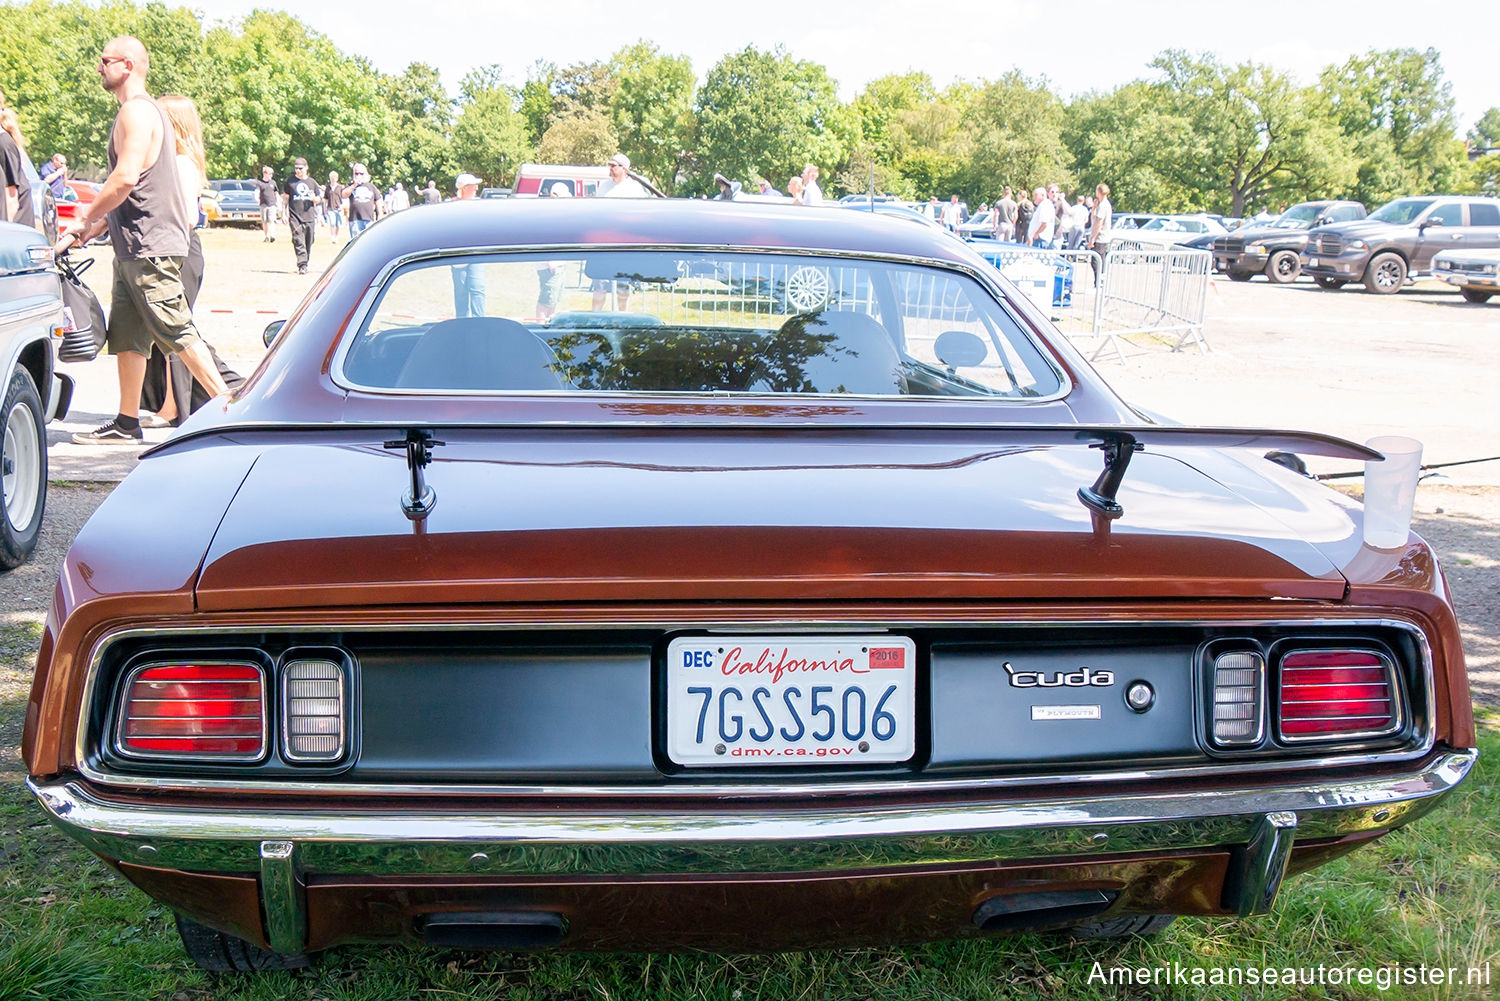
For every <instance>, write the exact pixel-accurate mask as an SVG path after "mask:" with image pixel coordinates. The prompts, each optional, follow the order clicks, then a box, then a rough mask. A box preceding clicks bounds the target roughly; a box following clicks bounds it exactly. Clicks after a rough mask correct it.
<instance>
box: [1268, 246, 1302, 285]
mask: <svg viewBox="0 0 1500 1001" xmlns="http://www.w3.org/2000/svg"><path fill="white" fill-rule="evenodd" d="M1301 273H1302V259H1301V258H1299V257H1298V256H1297V252H1296V251H1295V250H1278V251H1277V252H1276V253H1274V254H1272V255H1271V259H1270V260H1269V261H1267V262H1266V277H1267V278H1269V279H1271V281H1273V282H1275V283H1276V284H1277V285H1285V284H1286V283H1288V282H1294V281H1296V280H1297V276H1298V275H1300V274H1301Z"/></svg>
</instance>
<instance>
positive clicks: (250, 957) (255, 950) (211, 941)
mask: <svg viewBox="0 0 1500 1001" xmlns="http://www.w3.org/2000/svg"><path fill="white" fill-rule="evenodd" d="M177 934H178V935H180V936H182V947H183V949H184V950H186V951H187V954H188V957H189V958H190V959H192V961H193V962H194V963H196V964H197V966H198V969H200V970H209V971H211V972H214V973H231V972H233V973H254V972H257V971H260V970H300V969H302V968H303V967H305V966H310V965H311V964H312V960H311V959H309V958H308V957H307V955H306V954H305V953H300V952H298V953H293V954H291V955H287V954H284V953H280V952H270V951H269V950H266V949H262V948H261V947H260V946H258V945H255V944H253V943H250V942H246V941H245V940H244V939H242V938H235V937H234V936H233V935H227V934H225V933H224V932H221V931H217V930H216V929H213V928H210V927H208V926H207V925H201V924H199V923H198V922H196V921H194V920H193V919H192V918H185V917H183V916H182V915H181V914H179V915H177Z"/></svg>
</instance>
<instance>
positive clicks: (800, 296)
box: [786, 265, 828, 313]
mask: <svg viewBox="0 0 1500 1001" xmlns="http://www.w3.org/2000/svg"><path fill="white" fill-rule="evenodd" d="M786 301H787V303H788V305H790V306H791V307H792V308H793V309H796V310H798V311H799V312H803V313H807V312H811V311H812V310H815V309H820V308H822V306H823V304H824V303H826V302H827V301H828V274H827V272H825V271H824V270H823V269H822V268H815V267H811V266H809V265H803V266H802V267H800V268H797V269H795V270H794V271H792V273H791V274H789V275H787V277H786Z"/></svg>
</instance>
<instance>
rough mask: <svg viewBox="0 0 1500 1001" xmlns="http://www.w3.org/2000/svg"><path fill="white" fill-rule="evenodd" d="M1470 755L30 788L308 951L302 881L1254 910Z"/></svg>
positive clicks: (120, 855)
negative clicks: (561, 782)
mask: <svg viewBox="0 0 1500 1001" xmlns="http://www.w3.org/2000/svg"><path fill="white" fill-rule="evenodd" d="M1476 757H1477V755H1476V752H1475V751H1473V750H1472V749H1465V750H1453V751H1442V752H1439V753H1437V754H1434V755H1432V756H1430V757H1429V758H1427V759H1426V760H1424V761H1423V762H1421V763H1420V764H1419V765H1418V766H1417V768H1416V769H1414V770H1412V771H1409V772H1404V773H1398V774H1394V775H1386V776H1380V777H1374V778H1367V779H1353V780H1346V781H1337V780H1328V781H1325V782H1322V783H1315V784H1312V785H1308V786H1303V787H1301V788H1292V787H1282V786H1278V787H1270V788H1263V787H1243V788H1223V789H1216V790H1210V791H1200V792H1184V793H1161V794H1155V795H1138V796H1125V795H1122V796H1103V797H1095V798H1088V799H1084V798H1071V799H1070V798H1056V799H1036V800H1027V801H1009V802H998V803H962V804H953V805H948V804H939V805H930V806H899V807H888V808H881V807H878V806H876V807H857V808H846V809H837V808H835V807H829V808H825V809H817V810H778V809H776V808H775V807H769V808H756V809H742V810H739V811H732V810H727V809H723V810H715V811H695V812H690V813H689V812H684V813H668V812H664V811H655V812H625V811H620V812H605V811H599V810H597V809H596V810H591V811H580V812H566V813H564V812H558V813H546V814H543V813H526V814H522V813H504V812H500V811H491V812H484V813H460V812H438V811H429V812H421V811H403V812H395V811H383V810H376V811H359V812H353V811H350V810H348V809H347V808H344V809H340V810H338V811H334V810H329V811H326V812H324V811H311V810H284V811H281V812H249V811H241V810H220V809H207V808H200V809H192V808H189V807H182V806H152V805H142V804H139V803H123V802H118V801H112V800H110V799H108V798H105V797H101V796H100V795H98V794H97V792H96V791H95V789H94V788H92V787H89V786H87V785H86V784H84V783H82V782H80V781H78V780H76V779H60V780H55V781H50V782H38V781H36V780H34V779H33V780H28V783H27V784H28V785H29V786H30V788H31V790H32V792H33V794H35V796H36V797H37V799H38V801H39V802H40V803H41V804H42V807H43V809H45V810H46V812H47V814H48V817H49V819H50V820H52V822H53V823H55V824H57V825H58V826H59V827H60V828H62V829H63V830H64V831H65V832H66V833H68V834H69V835H71V836H72V837H74V838H75V839H77V840H78V841H80V842H82V843H83V844H84V845H85V846H86V847H87V848H89V849H90V850H91V851H93V852H95V853H96V854H99V855H101V856H103V857H105V858H109V859H114V860H120V861H127V862H133V863H136V864H138V865H149V866H156V867H162V868H170V869H180V870H185V871H189V872H221V873H231V872H232V873H246V872H256V873H259V874H260V885H261V898H262V904H263V906H264V910H265V916H266V932H267V937H268V939H269V941H270V943H271V946H272V948H273V949H275V950H276V951H278V952H289V953H290V952H299V951H301V950H302V948H303V945H304V943H305V941H306V926H307V915H306V904H305V899H304V896H303V893H302V886H303V875H304V874H309V873H313V874H365V875H374V874H379V875H432V876H440V875H458V874H470V875H475V874H485V875H525V874H537V873H552V874H563V873H567V874H575V875H577V874H597V875H610V876H618V875H624V874H651V873H656V874H665V873H675V874H688V873H703V874H734V873H763V872H764V873H773V872H808V873H818V872H821V873H825V874H827V873H837V872H838V871H840V870H866V871H868V870H869V869H871V868H904V867H910V866H917V865H931V864H937V863H958V862H979V861H994V860H997V859H1048V858H1050V859H1067V858H1069V857H1075V856H1088V857H1093V858H1097V857H1099V856H1101V855H1111V854H1119V853H1127V852H1153V851H1158V852H1166V851H1174V852H1175V851H1182V850H1187V849H1194V848H1213V847H1226V846H1228V847H1233V848H1234V849H1235V863H1234V865H1233V866H1232V868H1231V871H1230V876H1229V880H1228V883H1227V885H1226V888H1225V900H1224V904H1225V907H1226V908H1227V909H1231V910H1234V911H1236V912H1237V913H1239V914H1242V915H1249V914H1258V913H1264V912H1266V911H1268V910H1270V908H1271V905H1272V904H1273V902H1274V901H1275V898H1276V893H1277V890H1278V889H1279V887H1280V884H1281V879H1282V876H1283V874H1284V873H1285V871H1286V866H1287V860H1288V858H1289V857H1290V854H1291V849H1292V844H1293V841H1294V840H1295V839H1298V838H1303V839H1322V838H1338V837H1343V836H1345V835H1350V834H1357V833H1360V832H1368V831H1379V830H1389V829H1392V828H1396V827H1400V826H1401V825H1403V824H1405V823H1407V822H1409V821H1411V820H1414V819H1416V818H1417V817H1420V816H1421V815H1422V814H1424V813H1426V812H1427V811H1428V810H1430V809H1432V807H1434V806H1435V805H1436V804H1437V803H1438V802H1439V801H1440V800H1441V799H1442V798H1443V797H1444V796H1445V795H1446V794H1447V793H1449V792H1450V791H1452V789H1453V788H1454V787H1455V786H1457V785H1458V783H1459V782H1461V781H1462V780H1463V778H1464V776H1466V775H1467V774H1468V773H1469V771H1470V769H1471V768H1472V767H1473V765H1474V762H1475V759H1476Z"/></svg>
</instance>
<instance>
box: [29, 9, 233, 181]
mask: <svg viewBox="0 0 1500 1001" xmlns="http://www.w3.org/2000/svg"><path fill="white" fill-rule="evenodd" d="M122 34H125V35H134V36H135V37H137V38H139V39H140V40H141V41H142V43H144V44H145V46H146V50H147V52H148V53H150V56H151V68H150V75H149V77H148V81H149V86H150V89H151V91H152V92H153V93H158V94H160V93H177V94H186V95H188V96H189V97H193V98H195V99H197V98H198V96H199V94H200V92H201V87H200V83H199V81H200V80H202V79H203V78H204V76H205V75H206V73H205V68H204V67H205V59H206V57H205V53H204V45H203V30H202V26H201V25H200V24H199V22H198V18H197V16H196V15H194V14H193V12H192V11H190V10H186V9H184V8H172V9H168V8H167V7H165V6H162V5H161V4H150V5H148V6H145V7H137V6H135V5H134V4H131V3H126V2H121V0H114V2H109V3H105V4H104V5H103V6H100V7H97V8H96V7H93V6H91V5H90V4H87V3H81V2H76V0H74V2H67V3H47V2H45V0H34V2H32V3H28V4H25V5H24V6H9V5H0V38H3V39H4V40H5V43H4V45H3V46H0V88H3V89H4V90H5V92H6V97H7V101H8V103H9V104H10V105H11V106H12V107H14V108H15V109H16V111H17V113H18V114H19V116H20V119H21V127H22V130H23V132H24V133H25V134H26V136H27V137H28V139H29V141H30V142H31V143H32V145H33V157H34V158H40V157H39V154H40V155H41V156H50V155H51V154H52V153H54V152H61V153H65V154H67V156H68V160H69V162H70V163H71V164H72V166H73V173H75V174H76V173H78V172H79V171H80V170H83V171H84V172H86V173H96V174H97V175H98V176H101V177H102V176H103V169H104V164H105V162H106V160H105V151H106V148H107V146H108V143H109V129H110V126H111V124H112V123H113V122H114V118H115V113H116V111H118V110H119V105H118V104H116V102H115V99H114V98H113V97H112V96H110V94H109V93H107V92H106V91H105V90H104V88H102V87H100V86H99V74H98V73H97V72H96V71H95V68H94V67H95V64H96V63H97V61H98V59H99V53H100V50H101V49H103V47H104V43H105V42H107V41H109V40H110V39H111V38H114V37H115V36H116V35H122ZM90 167H92V168H94V169H93V170H89V168H90Z"/></svg>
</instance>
